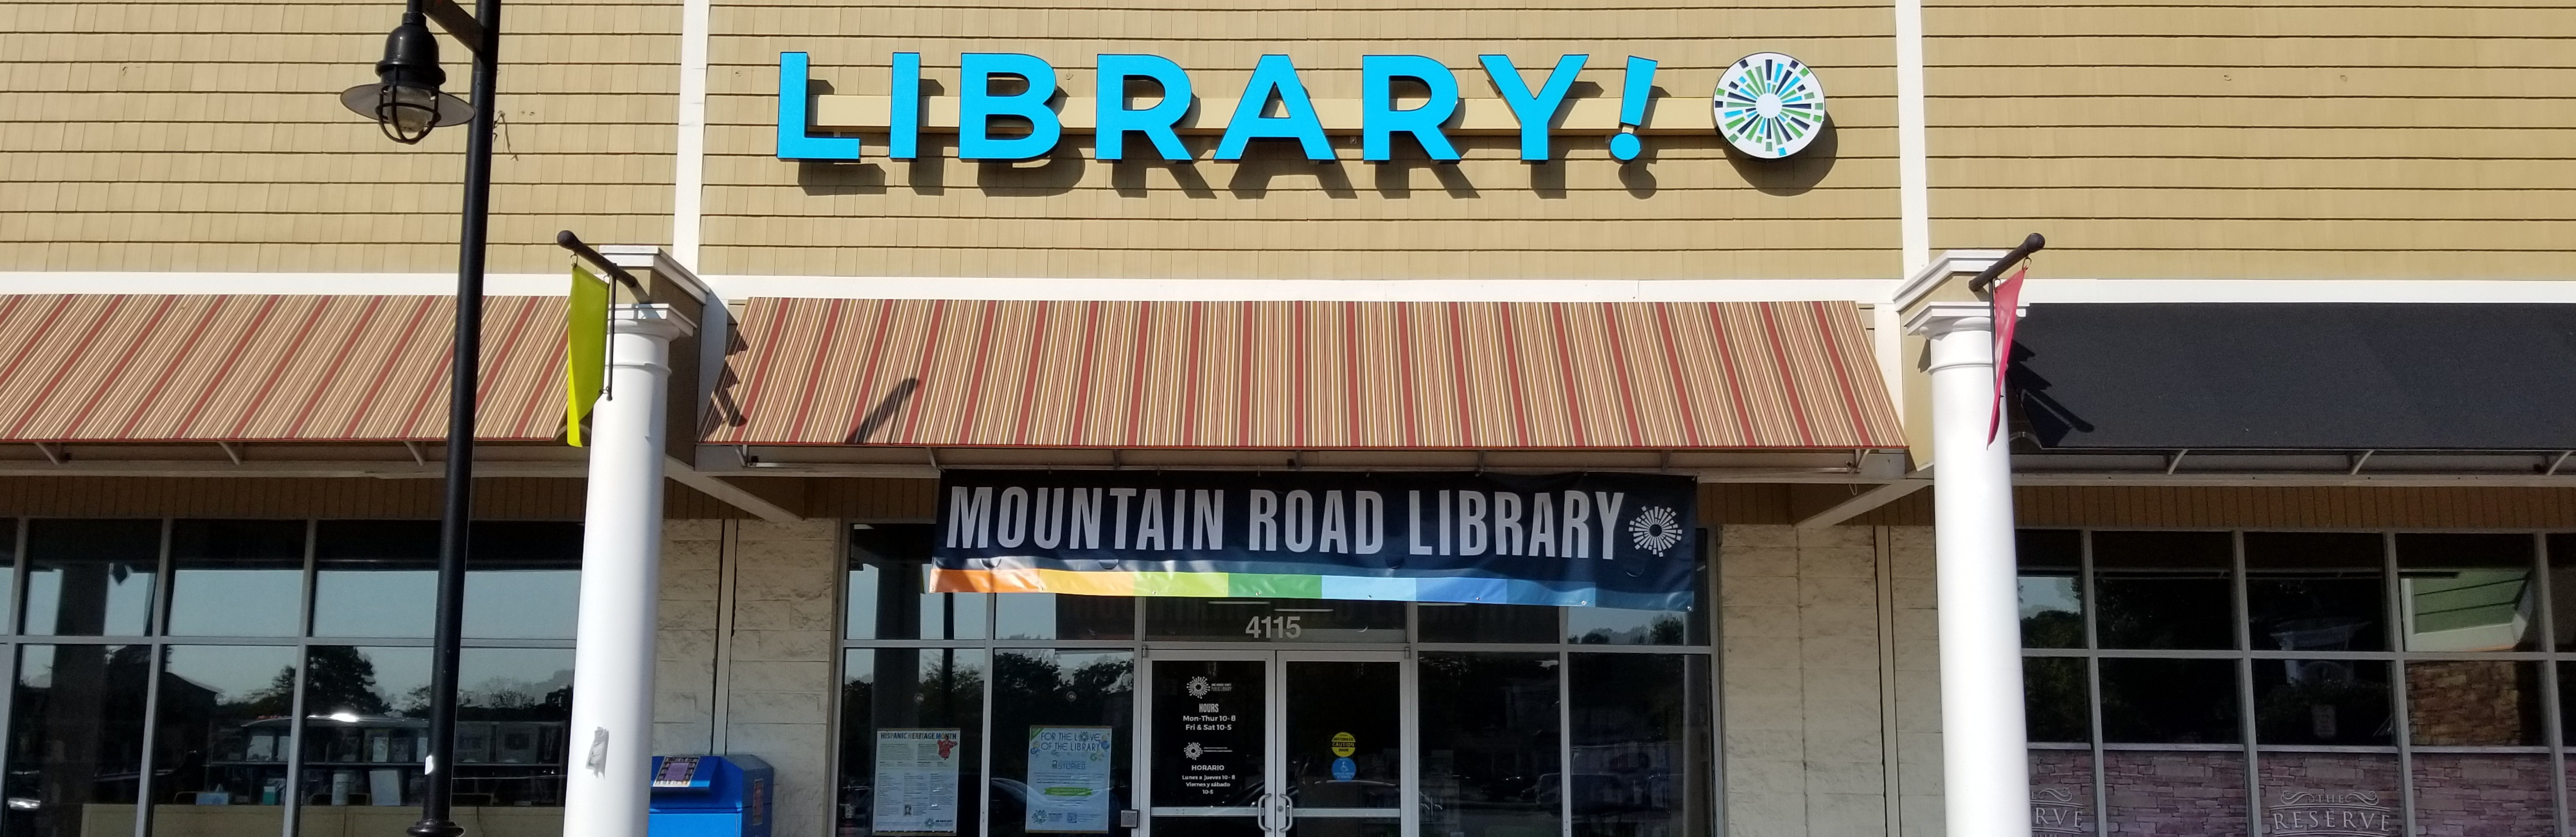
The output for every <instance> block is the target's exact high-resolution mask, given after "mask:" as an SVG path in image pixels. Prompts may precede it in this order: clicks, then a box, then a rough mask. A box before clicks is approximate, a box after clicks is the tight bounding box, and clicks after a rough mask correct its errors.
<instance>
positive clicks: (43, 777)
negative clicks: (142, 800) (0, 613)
mask: <svg viewBox="0 0 2576 837" xmlns="http://www.w3.org/2000/svg"><path fill="white" fill-rule="evenodd" d="M150 670H151V650H150V647H149V646H143V645H25V646H20V647H19V649H18V672H17V682H16V692H15V694H14V695H13V698H14V699H13V701H12V704H11V706H10V712H9V773H8V777H7V781H6V786H7V788H6V798H7V804H6V805H5V806H0V817H5V818H6V819H5V820H4V822H5V823H6V825H7V827H8V833H9V834H11V835H27V837H128V835H132V834H133V833H134V799H135V795H136V794H137V793H138V792H139V791H140V788H138V787H136V784H135V779H136V777H138V776H140V775H141V773H142V769H143V709H144V707H143V696H144V695H145V694H146V685H147V683H146V681H147V678H149V677H150V674H149V672H150Z"/></svg>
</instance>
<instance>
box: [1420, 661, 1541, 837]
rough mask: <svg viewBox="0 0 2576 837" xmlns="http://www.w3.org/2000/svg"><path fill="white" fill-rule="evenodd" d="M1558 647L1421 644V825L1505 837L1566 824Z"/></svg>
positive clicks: (1482, 836)
mask: <svg viewBox="0 0 2576 837" xmlns="http://www.w3.org/2000/svg"><path fill="white" fill-rule="evenodd" d="M1558 665H1559V663H1558V660H1557V655H1555V654H1506V653H1490V654H1484V653H1477V654H1452V653H1426V654H1423V655H1422V658H1421V663H1420V671H1421V675H1420V680H1421V684H1422V685H1421V688H1422V702H1423V704H1424V705H1427V706H1437V707H1440V708H1441V709H1440V711H1438V712H1426V713H1423V715H1422V740H1421V747H1422V797H1423V801H1422V807H1423V815H1422V820H1423V822H1422V830H1423V832H1424V833H1426V834H1448V835H1460V834H1464V835H1468V836H1469V837H1503V835H1513V834H1557V833H1560V831H1561V830H1562V829H1563V825H1562V823H1563V822H1564V820H1563V819H1562V807H1561V805H1560V804H1559V796H1558V789H1557V785H1559V784H1561V782H1562V778H1563V776H1564V769H1563V767H1562V764H1563V762H1562V761H1561V757H1562V754H1561V753H1559V752H1558V749H1557V744H1558V742H1557V736H1558V732H1559V730H1560V729H1562V727H1563V725H1562V723H1561V722H1560V720H1559V713H1558V711H1557V707H1558V703H1559V700H1558V690H1557V675H1558V674H1559V671H1558Z"/></svg>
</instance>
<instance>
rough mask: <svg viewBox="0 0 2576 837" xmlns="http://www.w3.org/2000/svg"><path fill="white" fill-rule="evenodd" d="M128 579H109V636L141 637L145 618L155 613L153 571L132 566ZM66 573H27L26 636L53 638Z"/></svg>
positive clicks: (36, 568) (39, 568) (49, 570)
mask: <svg viewBox="0 0 2576 837" xmlns="http://www.w3.org/2000/svg"><path fill="white" fill-rule="evenodd" d="M124 566H125V568H126V572H125V574H124V575H125V577H124V578H123V579H122V580H119V579H118V578H117V577H116V574H115V573H113V572H111V573H109V574H108V576H107V621H106V623H105V624H106V625H107V631H106V634H105V635H107V636H139V635H141V634H142V633H143V625H144V620H145V614H148V613H150V612H152V586H153V584H152V577H153V571H152V569H151V568H150V567H148V566H144V565H139V564H129V565H124ZM62 596H63V573H62V570H61V569H60V568H59V567H49V566H44V565H42V564H39V565H37V566H34V567H31V568H29V570H28V572H27V632H28V633H31V634H52V633H54V627H55V625H56V624H58V623H57V621H56V620H57V619H59V618H60V617H61V615H62V610H61V604H62Z"/></svg>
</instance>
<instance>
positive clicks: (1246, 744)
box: [1145, 650, 1413, 837]
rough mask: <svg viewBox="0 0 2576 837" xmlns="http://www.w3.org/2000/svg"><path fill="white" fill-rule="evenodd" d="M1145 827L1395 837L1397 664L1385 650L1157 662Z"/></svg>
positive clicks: (1401, 733) (1400, 798)
mask: <svg viewBox="0 0 2576 837" xmlns="http://www.w3.org/2000/svg"><path fill="white" fill-rule="evenodd" d="M1148 667H1149V669H1150V672H1151V673H1150V674H1149V675H1148V677H1149V678H1150V683H1151V688H1150V692H1149V699H1148V702H1147V705H1146V709H1145V711H1146V712H1147V714H1148V715H1149V717H1150V720H1149V722H1148V729H1149V730H1150V734H1151V736H1152V737H1151V739H1150V740H1149V741H1148V742H1147V744H1146V750H1147V752H1148V753H1149V755H1148V758H1147V771H1148V773H1149V774H1150V779H1149V784H1148V789H1149V791H1150V793H1151V794H1152V795H1151V797H1150V802H1149V804H1150V806H1151V813H1152V815H1153V820H1152V821H1153V823H1154V824H1153V825H1150V826H1149V830H1160V831H1162V832H1163V833H1166V834H1181V835H1190V837H1201V836H1202V835H1205V837H1292V836H1293V837H1397V835H1400V834H1402V833H1403V820H1404V818H1405V813H1406V811H1405V804H1404V800H1406V799H1408V798H1411V797H1412V796H1413V793H1412V791H1411V790H1410V788H1409V787H1408V782H1407V781H1406V773H1407V771H1406V760H1405V732H1406V730H1405V727H1406V724H1405V718H1406V715H1407V713H1406V711H1405V710H1406V707H1405V706H1404V694H1405V690H1404V682H1403V681H1404V663H1403V658H1402V657H1401V656H1400V655H1398V654H1396V653H1394V652H1383V651H1178V650H1173V651H1157V652H1154V653H1153V654H1152V656H1151V657H1150V658H1149V662H1148Z"/></svg>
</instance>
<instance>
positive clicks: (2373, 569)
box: [2245, 532, 2388, 681]
mask: <svg viewBox="0 0 2576 837" xmlns="http://www.w3.org/2000/svg"><path fill="white" fill-rule="evenodd" d="M2386 549H2387V547H2386V541H2385V539H2384V538H2383V537H2382V536H2381V535H2378V534H2373V533H2367V532H2247V533H2245V607H2246V610H2247V614H2246V621H2247V623H2248V626H2249V631H2248V635H2249V636H2250V637H2251V638H2252V639H2253V642H2254V647H2255V648H2257V649H2261V650H2266V651H2385V650H2388V617H2387V608H2388V601H2387V598H2386V589H2387V588H2386V586H2385V585H2384V584H2383V582H2382V576H2384V575H2385V574H2386V572H2387V570H2386V568H2385V567H2386V554H2387V552H2386ZM2385 679H2386V678H2384V677H2383V678H2382V680H2383V681H2385Z"/></svg>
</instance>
